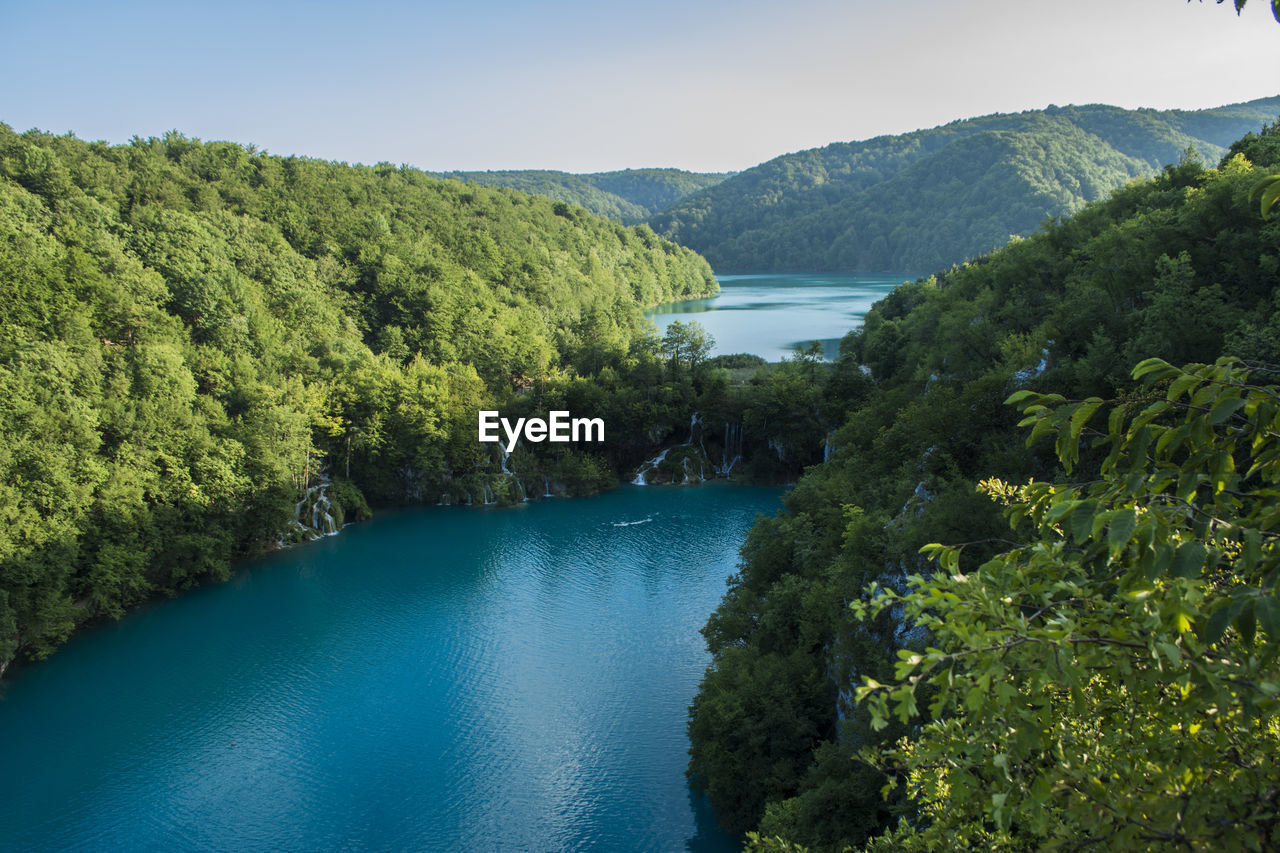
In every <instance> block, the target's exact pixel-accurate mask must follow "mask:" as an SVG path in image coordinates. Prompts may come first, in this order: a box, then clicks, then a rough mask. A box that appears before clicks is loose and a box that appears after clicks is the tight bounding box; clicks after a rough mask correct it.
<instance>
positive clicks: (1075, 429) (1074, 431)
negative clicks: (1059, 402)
mask: <svg viewBox="0 0 1280 853" xmlns="http://www.w3.org/2000/svg"><path fill="white" fill-rule="evenodd" d="M1101 405H1102V401H1101V400H1099V399H1098V398H1097V397H1090V398H1089V399H1087V400H1085V401H1084V402H1082V403H1081V404H1080V405H1079V406H1078V407H1077V408H1076V410H1075V411H1074V412H1072V413H1071V427H1070V434H1071V440H1072V441H1075V440H1076V439H1078V438H1079V437H1080V433H1081V432H1082V431H1083V430H1084V425H1085V423H1086V422H1087V421H1088V420H1089V418H1091V417H1093V413H1094V412H1096V411H1098V407H1099V406H1101Z"/></svg>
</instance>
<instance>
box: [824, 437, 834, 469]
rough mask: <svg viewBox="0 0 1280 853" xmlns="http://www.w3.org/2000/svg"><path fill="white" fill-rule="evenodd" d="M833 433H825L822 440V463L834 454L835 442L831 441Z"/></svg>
mask: <svg viewBox="0 0 1280 853" xmlns="http://www.w3.org/2000/svg"><path fill="white" fill-rule="evenodd" d="M832 435H833V433H827V437H826V438H824V439H823V440H822V461H823V462H826V461H827V460H828V459H830V458H831V454H832V453H834V452H835V449H836V445H835V442H834V441H832V440H831V436H832Z"/></svg>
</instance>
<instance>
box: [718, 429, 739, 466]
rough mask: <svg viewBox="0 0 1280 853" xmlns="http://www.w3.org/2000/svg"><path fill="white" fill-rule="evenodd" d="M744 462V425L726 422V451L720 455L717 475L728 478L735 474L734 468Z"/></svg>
mask: <svg viewBox="0 0 1280 853" xmlns="http://www.w3.org/2000/svg"><path fill="white" fill-rule="evenodd" d="M741 461H742V424H730V423H729V422H728V421H725V422H724V449H723V450H722V451H721V453H720V464H719V466H717V467H716V473H717V474H719V475H720V476H721V477H728V476H729V475H730V474H731V473H733V466H734V465H737V464H738V463H739V462H741Z"/></svg>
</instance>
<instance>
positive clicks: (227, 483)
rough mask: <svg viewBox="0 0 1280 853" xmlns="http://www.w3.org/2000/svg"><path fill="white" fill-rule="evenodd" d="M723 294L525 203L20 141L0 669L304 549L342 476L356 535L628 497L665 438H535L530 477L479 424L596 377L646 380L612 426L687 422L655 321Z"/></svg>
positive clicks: (4, 249) (695, 270)
mask: <svg viewBox="0 0 1280 853" xmlns="http://www.w3.org/2000/svg"><path fill="white" fill-rule="evenodd" d="M715 289H716V284H715V280H714V278H713V276H712V273H711V269H710V267H708V266H707V264H706V262H705V261H703V260H702V259H701V258H699V257H698V256H697V255H695V254H693V253H692V252H690V251H689V250H687V249H683V248H680V247H678V246H676V245H674V244H672V243H670V242H668V241H666V240H664V239H661V238H658V237H657V236H655V235H654V233H653V232H652V231H650V230H649V228H648V227H647V226H640V227H638V228H634V229H632V228H625V227H623V226H622V225H620V224H617V223H614V222H610V221H607V220H604V219H600V218H597V217H594V216H592V215H590V214H587V213H586V212H585V211H583V210H581V209H580V208H577V207H568V206H566V205H563V204H555V203H553V202H552V201H550V200H548V199H545V198H539V197H535V196H529V195H525V194H522V193H519V192H516V191H513V190H509V189H501V188H496V189H491V188H487V187H481V186H476V185H472V184H464V183H462V182H460V181H440V180H437V179H435V178H431V177H429V176H427V175H426V174H424V173H422V172H418V171H415V170H412V169H406V168H396V167H393V166H389V165H379V166H374V167H365V166H347V165H345V164H338V163H328V162H320V161H315V160H306V159H299V158H294V157H277V156H266V155H264V154H261V153H260V152H257V151H255V150H253V149H252V148H244V147H241V146H239V145H235V144H231V143H224V142H213V143H202V142H199V141H197V140H192V139H187V138H184V137H182V136H180V135H178V134H169V135H167V136H166V137H165V138H163V139H148V140H143V139H135V140H134V141H133V142H132V143H130V144H128V145H121V146H110V145H107V144H104V143H90V142H84V141H81V140H79V139H75V138H73V137H71V136H51V135H46V134H42V133H38V132H34V131H33V132H29V133H25V134H16V133H14V132H13V131H12V130H10V129H9V128H8V127H6V126H3V125H0V301H2V302H3V305H4V309H3V315H2V317H3V320H2V322H0V385H3V387H4V389H5V390H4V394H3V395H0V517H2V518H3V519H4V522H5V523H4V526H3V530H2V531H0V670H2V669H3V667H4V666H5V664H7V663H8V662H9V661H10V660H11V659H12V658H13V657H14V655H15V653H18V652H20V651H21V652H24V653H26V654H28V655H34V656H40V655H43V654H46V653H48V652H49V651H50V650H51V649H52V648H53V647H54V646H55V645H57V644H58V643H59V642H61V641H62V640H63V639H64V638H65V637H66V636H67V635H68V633H69V632H70V631H71V630H73V628H74V627H75V626H76V625H77V624H79V623H81V622H83V621H86V620H88V619H92V618H95V617H101V616H113V615H118V614H119V613H120V612H121V611H122V610H123V609H124V608H126V607H128V606H129V605H131V604H133V603H136V602H138V601H139V600H141V599H143V598H145V597H147V596H149V595H152V594H154V593H156V592H167V591H172V590H175V589H178V588H180V587H183V586H186V585H189V584H191V583H194V582H197V581H199V580H200V579H202V578H206V577H221V576H225V574H226V573H227V569H228V563H229V561H230V560H231V559H232V558H233V557H236V556H238V555H243V554H246V553H251V552H253V551H255V550H259V549H261V548H263V547H266V546H268V545H269V544H270V543H273V542H275V541H277V540H278V539H280V538H281V536H282V535H283V534H284V533H285V532H286V531H288V530H289V529H290V526H291V522H292V521H293V519H294V516H295V513H296V509H295V504H296V503H297V502H298V501H299V500H310V499H314V493H312V498H308V493H307V491H306V490H307V489H308V486H310V485H312V484H314V483H315V482H317V477H318V476H319V475H320V473H321V472H324V473H325V474H327V475H328V476H330V477H332V478H333V485H332V487H331V496H332V497H333V499H334V507H333V512H334V513H336V514H337V516H338V518H337V521H338V523H339V524H340V523H341V519H342V511H343V510H344V509H345V510H346V511H347V512H348V513H352V512H356V513H358V512H361V511H363V506H364V500H363V498H362V497H361V491H363V492H364V494H366V495H368V497H369V498H370V499H375V500H382V501H389V500H426V501H432V502H435V501H437V500H445V501H454V502H458V501H471V500H473V499H474V500H475V501H476V502H479V501H480V500H482V499H483V498H484V497H491V498H492V499H495V500H502V501H511V500H518V499H519V498H520V496H521V494H522V493H523V485H522V481H523V482H530V483H532V482H534V481H535V479H536V482H537V483H538V484H539V486H540V490H539V491H538V492H537V494H542V493H543V490H542V489H541V486H542V484H543V483H546V482H550V483H552V484H554V488H557V489H558V490H559V491H560V492H561V493H564V492H575V491H590V490H591V489H594V488H599V487H600V486H601V485H607V484H608V483H611V482H613V481H614V475H613V468H614V467H619V468H621V467H629V466H634V464H635V462H636V461H637V459H632V458H629V457H628V456H627V454H628V453H631V454H634V455H635V456H637V457H638V456H639V454H640V453H641V452H642V451H643V450H644V449H646V448H647V446H648V445H647V439H646V438H645V437H644V434H643V431H640V433H641V434H640V438H639V439H638V441H637V446H636V447H631V446H628V445H626V444H625V443H621V442H619V443H616V444H615V445H611V447H612V448H613V452H614V453H615V454H616V456H615V457H613V458H605V457H603V456H600V455H598V454H594V453H591V452H589V451H591V450H592V449H593V448H589V447H577V448H569V449H566V448H565V447H564V446H557V447H556V448H552V449H548V448H546V447H545V446H543V447H542V448H541V451H542V452H541V453H540V454H534V453H532V451H530V450H529V449H528V448H522V449H521V450H519V451H518V452H517V455H518V456H520V460H519V461H520V462H521V463H522V465H523V467H519V468H517V469H516V470H518V471H519V475H518V476H517V475H516V474H512V473H511V470H512V469H511V468H509V467H508V461H507V460H506V459H505V458H504V459H501V460H499V459H498V458H497V451H496V448H495V447H493V446H489V445H480V444H478V443H477V441H476V413H477V410H479V409H481V408H502V407H504V406H508V405H509V406H512V407H524V409H525V411H526V413H527V412H530V411H538V410H540V411H542V412H544V413H545V411H546V409H547V407H548V406H551V407H558V406H563V405H564V399H565V395H566V394H570V393H581V391H580V390H579V392H574V389H575V388H577V389H581V388H582V387H583V386H584V383H583V381H582V380H581V379H579V378H578V377H579V376H580V375H585V374H592V375H595V374H599V373H601V372H602V371H604V372H606V373H608V375H609V376H612V377H613V378H614V380H615V383H616V381H617V377H618V376H619V375H622V376H630V372H632V371H639V372H640V374H641V375H642V376H648V377H650V381H649V383H648V384H646V382H645V381H641V380H637V381H635V382H633V383H628V382H624V383H623V384H625V385H627V387H628V394H630V396H626V395H623V394H622V392H617V393H615V392H614V390H612V389H613V388H614V387H615V386H608V387H604V388H601V389H599V390H598V393H597V394H596V400H597V402H599V405H600V408H601V409H604V410H607V409H608V408H609V406H610V401H619V402H617V405H618V406H624V405H625V407H626V410H627V412H628V414H629V416H630V417H632V418H635V419H637V420H639V421H641V422H645V423H648V424H653V423H661V422H662V421H663V420H664V418H668V417H675V418H678V419H683V421H684V422H685V423H687V421H688V411H687V409H685V408H683V398H680V397H679V395H678V394H677V397H676V399H677V402H676V403H670V399H669V397H667V396H664V395H663V394H661V393H658V392H657V391H655V390H654V388H653V383H654V382H656V381H657V379H656V378H654V377H659V378H660V377H661V376H662V356H661V353H660V351H659V345H658V341H657V340H656V339H655V338H653V337H652V335H651V334H650V333H649V332H648V331H647V329H648V326H647V325H646V324H645V321H644V320H643V318H642V315H641V310H640V309H641V306H643V305H647V304H654V303H658V302H664V301H667V300H670V299H674V298H680V297H682V296H690V295H695V294H706V293H711V292H714V291H715ZM632 389H634V390H632ZM624 398H625V399H624ZM669 409H670V411H669ZM671 411H675V412H676V414H675V415H671ZM591 414H592V415H593V416H597V415H599V414H602V412H591ZM511 464H512V465H515V460H513V461H512V462H511ZM495 492H496V493H497V494H496V495H495Z"/></svg>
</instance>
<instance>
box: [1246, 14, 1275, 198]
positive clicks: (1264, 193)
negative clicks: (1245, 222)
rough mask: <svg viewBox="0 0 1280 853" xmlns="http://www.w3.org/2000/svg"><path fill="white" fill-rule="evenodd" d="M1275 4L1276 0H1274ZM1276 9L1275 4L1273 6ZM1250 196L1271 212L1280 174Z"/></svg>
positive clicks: (1258, 186)
mask: <svg viewBox="0 0 1280 853" xmlns="http://www.w3.org/2000/svg"><path fill="white" fill-rule="evenodd" d="M1272 2H1273V4H1274V2H1275V0H1272ZM1272 9H1273V10H1274V9H1275V6H1274V5H1273V6H1272ZM1249 197H1250V198H1254V199H1257V200H1258V203H1259V206H1260V210H1261V213H1262V215H1263V216H1266V215H1267V214H1268V213H1270V211H1271V208H1272V207H1274V206H1275V203H1276V200H1277V199H1280V175H1272V176H1271V177H1269V178H1266V179H1264V180H1263V181H1261V182H1260V183H1259V184H1258V185H1257V186H1256V187H1254V188H1253V192H1251V193H1250V194H1249Z"/></svg>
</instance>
